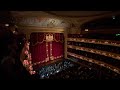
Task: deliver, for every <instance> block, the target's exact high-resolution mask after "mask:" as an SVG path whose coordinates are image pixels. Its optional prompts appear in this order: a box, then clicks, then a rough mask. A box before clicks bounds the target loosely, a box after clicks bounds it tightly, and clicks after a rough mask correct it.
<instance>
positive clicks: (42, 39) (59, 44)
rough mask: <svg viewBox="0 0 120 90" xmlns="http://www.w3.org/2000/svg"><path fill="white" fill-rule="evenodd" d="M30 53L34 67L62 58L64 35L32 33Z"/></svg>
mask: <svg viewBox="0 0 120 90" xmlns="http://www.w3.org/2000/svg"><path fill="white" fill-rule="evenodd" d="M30 51H31V55H32V60H33V61H32V62H33V63H34V65H35V64H40V63H44V62H48V61H50V60H56V59H59V58H62V57H63V55H64V35H63V33H31V35H30Z"/></svg>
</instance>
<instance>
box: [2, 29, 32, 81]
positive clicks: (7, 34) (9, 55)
mask: <svg viewBox="0 0 120 90" xmlns="http://www.w3.org/2000/svg"><path fill="white" fill-rule="evenodd" d="M0 43H1V45H0V79H1V80H33V79H34V78H32V76H31V75H30V74H29V72H28V71H27V70H26V68H25V67H24V66H23V64H22V62H21V61H20V53H21V50H20V48H19V47H18V44H17V38H16V36H15V35H14V34H13V33H12V32H11V31H10V30H6V29H5V28H0ZM21 49H22V48H21Z"/></svg>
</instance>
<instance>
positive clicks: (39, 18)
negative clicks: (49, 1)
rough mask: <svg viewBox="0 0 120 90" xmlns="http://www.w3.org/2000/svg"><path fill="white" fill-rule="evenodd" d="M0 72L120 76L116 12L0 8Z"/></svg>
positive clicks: (24, 76) (119, 16) (17, 76)
mask: <svg viewBox="0 0 120 90" xmlns="http://www.w3.org/2000/svg"><path fill="white" fill-rule="evenodd" d="M0 74H1V75H0V80H41V79H42V80H43V79H45V80H46V79H49V80H51V79H52V80H53V79H54V80H56V79H57V80H58V79H59V80H61V79H62V80H63V79H68V80H109V79H117V80H118V79H120V11H0Z"/></svg>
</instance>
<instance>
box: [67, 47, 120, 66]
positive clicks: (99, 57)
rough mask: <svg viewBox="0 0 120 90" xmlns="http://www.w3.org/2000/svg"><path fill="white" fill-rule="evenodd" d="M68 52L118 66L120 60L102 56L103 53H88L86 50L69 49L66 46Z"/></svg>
mask: <svg viewBox="0 0 120 90" xmlns="http://www.w3.org/2000/svg"><path fill="white" fill-rule="evenodd" d="M68 52H71V53H75V54H78V55H82V56H85V57H88V58H91V59H95V60H98V61H102V62H105V63H108V64H111V65H113V66H116V67H118V68H120V60H117V59H114V58H111V57H107V56H103V55H99V54H94V53H90V52H86V51H81V50H76V49H71V48H68Z"/></svg>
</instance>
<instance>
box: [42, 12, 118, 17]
mask: <svg viewBox="0 0 120 90" xmlns="http://www.w3.org/2000/svg"><path fill="white" fill-rule="evenodd" d="M43 12H46V13H48V14H51V15H54V16H58V17H66V18H83V17H94V16H101V15H106V14H111V13H115V12H117V11H106V12H102V13H99V14H92V15H83V16H82V15H79V16H77V15H76V16H73V15H72V16H71V15H62V14H61V15H60V14H57V12H59V11H56V13H55V12H52V11H43ZM66 12H67V11H66ZM97 12H99V11H97Z"/></svg>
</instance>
